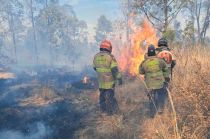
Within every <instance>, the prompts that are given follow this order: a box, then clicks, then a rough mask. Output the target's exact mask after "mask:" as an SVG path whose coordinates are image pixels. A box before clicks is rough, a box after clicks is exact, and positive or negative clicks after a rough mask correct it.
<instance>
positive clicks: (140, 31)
mask: <svg viewBox="0 0 210 139" xmlns="http://www.w3.org/2000/svg"><path fill="white" fill-rule="evenodd" d="M129 25H130V28H131V30H132V31H131V32H132V33H131V34H130V41H131V44H130V46H125V47H121V49H120V56H119V57H118V58H119V60H118V61H119V66H120V68H121V70H122V71H124V72H127V73H129V74H130V75H132V76H135V75H137V74H138V69H139V65H140V63H141V62H142V61H143V60H144V55H145V52H146V50H147V47H148V45H149V44H154V45H156V44H157V41H158V37H157V36H156V31H155V29H154V28H153V27H152V25H151V24H150V23H149V22H148V21H147V20H144V21H143V23H142V25H141V26H140V27H137V26H136V25H135V24H134V23H133V22H132V20H131V21H130V22H129Z"/></svg>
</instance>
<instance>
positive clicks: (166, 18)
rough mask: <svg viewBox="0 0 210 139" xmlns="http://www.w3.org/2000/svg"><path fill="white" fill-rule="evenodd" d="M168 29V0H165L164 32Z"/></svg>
mask: <svg viewBox="0 0 210 139" xmlns="http://www.w3.org/2000/svg"><path fill="white" fill-rule="evenodd" d="M167 29H168V0H164V26H163V32H166V31H167Z"/></svg>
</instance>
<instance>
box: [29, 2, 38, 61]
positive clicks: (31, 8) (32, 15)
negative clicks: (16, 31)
mask: <svg viewBox="0 0 210 139" xmlns="http://www.w3.org/2000/svg"><path fill="white" fill-rule="evenodd" d="M30 10H31V22H32V29H33V40H34V51H35V57H36V58H35V59H36V60H35V61H36V64H38V51H37V37H36V30H35V23H34V11H33V0H31V3H30Z"/></svg>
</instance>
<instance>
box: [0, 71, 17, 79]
mask: <svg viewBox="0 0 210 139" xmlns="http://www.w3.org/2000/svg"><path fill="white" fill-rule="evenodd" d="M11 78H15V74H13V73H7V72H0V79H11Z"/></svg>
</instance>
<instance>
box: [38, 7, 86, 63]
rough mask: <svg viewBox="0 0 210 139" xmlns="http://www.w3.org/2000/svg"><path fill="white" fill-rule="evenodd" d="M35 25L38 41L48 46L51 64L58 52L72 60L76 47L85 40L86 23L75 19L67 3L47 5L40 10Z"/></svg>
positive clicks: (74, 57) (75, 53)
mask: <svg viewBox="0 0 210 139" xmlns="http://www.w3.org/2000/svg"><path fill="white" fill-rule="evenodd" d="M37 26H38V33H39V39H40V41H41V42H44V46H45V47H48V48H49V53H50V56H51V58H50V60H51V64H53V61H55V60H56V59H57V58H58V56H56V55H57V54H58V52H63V54H64V55H67V56H68V57H69V59H71V60H72V61H74V59H76V56H75V55H77V53H78V52H79V51H77V49H76V47H77V46H79V45H81V44H83V43H84V42H85V41H87V34H86V28H87V25H86V23H85V22H84V21H80V20H78V19H77V17H76V14H75V12H74V11H73V9H72V7H71V6H69V5H64V6H60V5H57V4H50V5H48V7H47V8H44V9H43V10H41V11H40V13H39V15H38V18H37ZM61 48H62V49H61ZM64 49H65V50H64ZM62 50H64V51H62ZM55 51H56V52H55ZM56 57H57V58H56Z"/></svg>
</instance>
